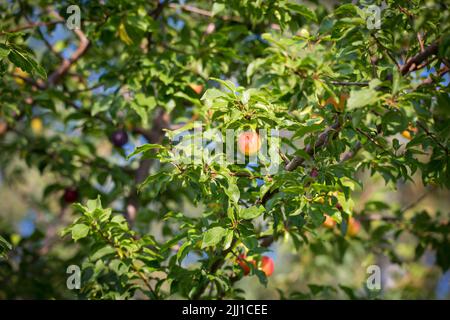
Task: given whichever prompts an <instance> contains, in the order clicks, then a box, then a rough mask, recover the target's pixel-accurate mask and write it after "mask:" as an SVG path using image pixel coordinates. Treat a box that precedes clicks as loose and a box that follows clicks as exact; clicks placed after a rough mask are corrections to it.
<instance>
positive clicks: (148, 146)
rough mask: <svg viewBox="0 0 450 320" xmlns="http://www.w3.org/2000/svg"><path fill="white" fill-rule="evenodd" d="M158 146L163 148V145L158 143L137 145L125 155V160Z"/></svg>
mask: <svg viewBox="0 0 450 320" xmlns="http://www.w3.org/2000/svg"><path fill="white" fill-rule="evenodd" d="M160 148H163V146H161V145H159V144H154V143H147V144H144V145H142V146H139V147H137V148H136V149H134V151H133V152H132V153H130V154H129V155H128V156H127V160H129V159H130V158H131V157H132V156H135V155H137V154H139V153H143V152H147V151H149V150H152V149H160Z"/></svg>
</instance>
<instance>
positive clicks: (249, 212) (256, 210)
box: [239, 206, 265, 220]
mask: <svg viewBox="0 0 450 320" xmlns="http://www.w3.org/2000/svg"><path fill="white" fill-rule="evenodd" d="M264 211H265V208H264V207H263V206H259V207H256V206H253V207H250V208H242V209H241V210H240V211H239V217H240V218H242V219H245V220H250V219H254V218H256V217H259V216H260V215H261V214H262V213H263V212H264Z"/></svg>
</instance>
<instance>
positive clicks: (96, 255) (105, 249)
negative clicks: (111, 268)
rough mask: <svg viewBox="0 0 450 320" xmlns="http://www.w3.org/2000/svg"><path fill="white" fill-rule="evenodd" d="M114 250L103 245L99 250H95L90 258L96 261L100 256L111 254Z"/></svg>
mask: <svg viewBox="0 0 450 320" xmlns="http://www.w3.org/2000/svg"><path fill="white" fill-rule="evenodd" d="M115 251H116V250H115V249H114V248H113V247H111V246H109V245H108V246H105V247H103V248H101V249H99V250H97V251H96V252H95V253H94V254H93V255H92V256H91V260H93V261H96V260H98V259H100V258H103V257H104V256H106V255H109V254H113V253H114V252H115Z"/></svg>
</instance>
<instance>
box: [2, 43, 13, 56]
mask: <svg viewBox="0 0 450 320" xmlns="http://www.w3.org/2000/svg"><path fill="white" fill-rule="evenodd" d="M10 51H11V49H9V48H8V47H7V46H6V45H5V44H3V43H0V59H3V58H6V57H7V56H8V54H9V52H10Z"/></svg>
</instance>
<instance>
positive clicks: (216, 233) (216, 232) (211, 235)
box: [202, 227, 227, 248]
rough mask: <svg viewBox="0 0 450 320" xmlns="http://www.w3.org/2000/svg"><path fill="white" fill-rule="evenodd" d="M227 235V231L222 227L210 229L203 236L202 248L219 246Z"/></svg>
mask: <svg viewBox="0 0 450 320" xmlns="http://www.w3.org/2000/svg"><path fill="white" fill-rule="evenodd" d="M226 233H227V230H226V229H224V228H222V227H214V228H211V229H209V230H208V231H206V232H205V234H204V235H203V240H202V248H206V247H211V246H215V245H217V244H218V243H219V242H220V241H221V240H222V238H223V237H224V236H225V234H226Z"/></svg>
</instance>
